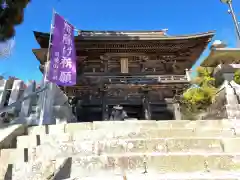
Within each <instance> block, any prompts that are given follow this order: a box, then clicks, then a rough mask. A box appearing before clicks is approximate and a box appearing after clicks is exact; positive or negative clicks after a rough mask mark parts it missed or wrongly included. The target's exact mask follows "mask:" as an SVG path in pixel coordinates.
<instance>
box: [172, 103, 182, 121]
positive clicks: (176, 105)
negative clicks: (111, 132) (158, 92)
mask: <svg viewBox="0 0 240 180" xmlns="http://www.w3.org/2000/svg"><path fill="white" fill-rule="evenodd" d="M173 109H174V117H175V120H181V119H182V115H181V111H180V105H179V103H174V104H173Z"/></svg>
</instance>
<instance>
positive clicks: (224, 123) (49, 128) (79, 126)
mask: <svg viewBox="0 0 240 180" xmlns="http://www.w3.org/2000/svg"><path fill="white" fill-rule="evenodd" d="M234 122H235V121H234V120H232V121H229V120H199V121H188V120H172V121H154V120H139V121H136V120H134V121H96V122H93V123H69V124H58V125H45V126H32V127H29V128H28V134H58V133H64V132H65V133H68V132H69V133H72V132H76V131H80V130H96V129H125V128H128V129H136V128H145V129H148V128H156V127H157V128H194V129H196V128H198V129H199V128H201V129H208V128H218V129H226V128H234V126H235V125H234Z"/></svg>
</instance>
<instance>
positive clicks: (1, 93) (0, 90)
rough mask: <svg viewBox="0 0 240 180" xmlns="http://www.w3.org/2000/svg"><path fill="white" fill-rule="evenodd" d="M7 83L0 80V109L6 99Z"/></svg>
mask: <svg viewBox="0 0 240 180" xmlns="http://www.w3.org/2000/svg"><path fill="white" fill-rule="evenodd" d="M8 84H9V81H7V80H4V79H2V80H0V109H1V108H3V107H4V103H5V101H6V98H7V88H8Z"/></svg>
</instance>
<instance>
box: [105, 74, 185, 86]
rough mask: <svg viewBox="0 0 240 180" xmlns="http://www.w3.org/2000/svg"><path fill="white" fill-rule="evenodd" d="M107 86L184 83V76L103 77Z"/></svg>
mask: <svg viewBox="0 0 240 180" xmlns="http://www.w3.org/2000/svg"><path fill="white" fill-rule="evenodd" d="M104 79H105V80H107V83H109V84H158V83H186V82H188V80H187V77H186V76H185V75H146V76H104Z"/></svg>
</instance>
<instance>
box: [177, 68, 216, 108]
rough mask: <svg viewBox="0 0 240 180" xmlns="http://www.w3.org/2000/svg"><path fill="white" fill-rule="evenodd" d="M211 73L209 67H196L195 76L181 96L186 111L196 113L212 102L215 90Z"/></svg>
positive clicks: (211, 70)
mask: <svg viewBox="0 0 240 180" xmlns="http://www.w3.org/2000/svg"><path fill="white" fill-rule="evenodd" d="M212 75H213V69H211V68H204V67H199V68H197V77H196V78H195V79H194V80H193V81H192V86H191V87H190V88H189V89H188V90H186V91H185V92H184V93H183V96H182V105H183V108H184V109H185V111H186V112H187V113H197V112H199V111H201V110H204V109H206V108H207V107H208V106H209V105H210V104H212V102H213V100H214V97H215V94H216V91H217V88H215V79H214V78H213V76H212Z"/></svg>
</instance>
